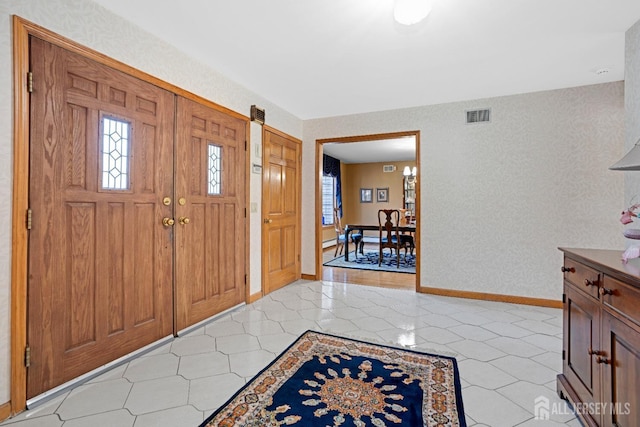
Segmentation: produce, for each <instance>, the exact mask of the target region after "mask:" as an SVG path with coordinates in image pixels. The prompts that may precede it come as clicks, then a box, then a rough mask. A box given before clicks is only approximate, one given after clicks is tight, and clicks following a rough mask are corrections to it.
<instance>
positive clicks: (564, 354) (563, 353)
mask: <svg viewBox="0 0 640 427" xmlns="http://www.w3.org/2000/svg"><path fill="white" fill-rule="evenodd" d="M566 357H567V356H566V353H565V351H564V350H562V360H565V359H566Z"/></svg>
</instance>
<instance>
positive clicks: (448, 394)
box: [200, 331, 466, 427]
mask: <svg viewBox="0 0 640 427" xmlns="http://www.w3.org/2000/svg"><path fill="white" fill-rule="evenodd" d="M285 425H287V426H288V425H295V426H300V427H307V426H321V427H329V426H335V427H337V426H341V427H346V426H350V427H365V426H377V427H381V426H407V427H408V426H411V427H417V426H424V427H426V426H438V427H453V426H458V427H466V421H465V417H464V409H463V405H462V394H461V391H460V379H459V375H458V367H457V364H456V360H455V359H454V358H452V357H446V356H438V355H434V354H428V353H420V352H416V351H411V350H406V349H398V348H393V347H387V346H381V345H377V344H372V343H367V342H363V341H358V340H353V339H348V338H343V337H337V336H333V335H328V334H323V333H319V332H314V331H307V332H305V333H304V334H302V335H301V336H300V337H299V338H298V339H297V340H296V342H294V343H293V344H292V345H291V346H290V347H289V348H288V349H287V350H285V351H284V352H283V353H282V354H281V355H280V356H279V357H278V358H276V360H274V361H273V362H272V363H271V364H270V365H269V366H267V367H266V368H265V369H264V370H263V371H262V372H260V373H259V374H258V375H256V376H255V377H254V378H253V379H252V380H251V381H250V382H249V383H247V384H246V385H245V386H244V387H243V388H242V389H240V391H238V392H237V393H236V394H235V395H234V396H233V397H232V398H231V399H229V401H227V403H225V404H224V405H223V406H222V407H221V408H219V409H218V410H217V411H216V412H215V413H214V414H212V415H211V416H210V417H209V418H207V419H206V420H205V421H204V423H202V424H201V425H200V427H213V426H220V427H231V426H256V427H257V426H273V427H275V426H285Z"/></svg>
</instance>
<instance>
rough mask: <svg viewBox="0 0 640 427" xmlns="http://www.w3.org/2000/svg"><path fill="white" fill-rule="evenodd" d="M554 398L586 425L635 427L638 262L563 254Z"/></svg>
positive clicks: (598, 253) (639, 403)
mask: <svg viewBox="0 0 640 427" xmlns="http://www.w3.org/2000/svg"><path fill="white" fill-rule="evenodd" d="M561 250H562V251H563V252H564V265H563V266H562V271H563V273H564V295H563V307H564V308H563V351H562V358H563V363H562V373H561V374H560V375H558V393H559V395H560V396H561V397H562V398H564V399H567V400H568V401H569V402H570V403H571V404H572V406H573V407H574V409H575V410H576V415H578V417H579V418H580V420H581V421H582V423H583V424H584V425H585V426H619V427H637V426H640V412H639V411H640V260H639V259H634V260H630V261H629V262H628V263H626V264H625V263H623V262H622V261H621V254H622V251H609V250H597V249H564V248H561Z"/></svg>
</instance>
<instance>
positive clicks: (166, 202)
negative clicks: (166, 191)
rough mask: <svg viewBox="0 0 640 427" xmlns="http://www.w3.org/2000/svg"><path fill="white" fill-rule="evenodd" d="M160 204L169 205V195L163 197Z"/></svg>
mask: <svg viewBox="0 0 640 427" xmlns="http://www.w3.org/2000/svg"><path fill="white" fill-rule="evenodd" d="M162 204H163V205H165V206H169V205H170V204H171V197H165V198H164V199H162Z"/></svg>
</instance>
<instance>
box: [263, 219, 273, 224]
mask: <svg viewBox="0 0 640 427" xmlns="http://www.w3.org/2000/svg"><path fill="white" fill-rule="evenodd" d="M272 222H273V220H272V219H271V218H265V219H264V223H265V224H271V223H272Z"/></svg>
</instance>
